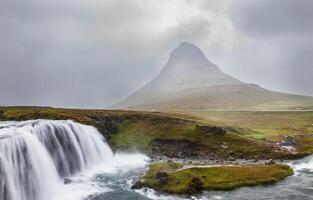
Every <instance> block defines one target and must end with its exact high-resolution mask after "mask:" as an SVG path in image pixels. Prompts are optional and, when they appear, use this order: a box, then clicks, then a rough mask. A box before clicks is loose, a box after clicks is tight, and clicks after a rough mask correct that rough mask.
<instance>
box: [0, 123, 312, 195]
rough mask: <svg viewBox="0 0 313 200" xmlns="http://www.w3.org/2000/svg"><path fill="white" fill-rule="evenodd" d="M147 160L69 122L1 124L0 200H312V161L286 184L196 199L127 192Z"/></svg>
mask: <svg viewBox="0 0 313 200" xmlns="http://www.w3.org/2000/svg"><path fill="white" fill-rule="evenodd" d="M148 164H149V158H148V157H147V156H145V155H143V154H140V153H122V152H121V153H115V154H114V153H113V152H112V151H111V149H110V148H109V146H108V145H107V144H106V142H105V140H104V138H103V137H102V136H101V134H100V133H99V132H98V131H97V130H96V129H95V128H93V127H91V126H86V125H82V124H78V123H75V122H72V121H69V120H65V121H51V120H32V121H25V122H1V123H0V175H1V179H0V200H123V199H127V200H149V199H152V200H184V199H194V200H196V199H199V200H207V199H226V200H236V199H238V200H239V199H240V200H242V199H244V200H245V199H246V200H253V199H255V200H263V199H290V200H294V199H299V200H305V199H313V156H309V157H306V158H303V159H300V160H296V161H291V162H288V163H287V164H288V165H290V166H291V167H292V168H293V169H294V171H295V174H294V175H293V176H291V177H288V178H286V179H285V180H283V181H281V182H279V183H277V184H273V185H269V186H258V187H243V188H240V189H237V190H233V191H227V192H204V193H203V194H201V195H199V196H194V197H178V196H174V195H165V194H160V193H158V192H155V191H153V190H151V189H141V190H131V185H132V184H133V183H134V182H135V181H136V180H137V179H138V177H139V176H140V175H141V174H142V173H144V172H145V170H146V169H147V165H148Z"/></svg>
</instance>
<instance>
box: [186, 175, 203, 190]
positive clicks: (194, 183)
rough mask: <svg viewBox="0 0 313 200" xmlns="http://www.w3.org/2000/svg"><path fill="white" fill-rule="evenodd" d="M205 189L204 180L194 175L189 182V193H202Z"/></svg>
mask: <svg viewBox="0 0 313 200" xmlns="http://www.w3.org/2000/svg"><path fill="white" fill-rule="evenodd" d="M203 189H204V187H203V183H202V181H201V180H200V179H199V178H198V177H193V178H192V179H191V181H190V182H189V184H188V192H187V193H189V194H197V193H200V192H201V191H202V190H203Z"/></svg>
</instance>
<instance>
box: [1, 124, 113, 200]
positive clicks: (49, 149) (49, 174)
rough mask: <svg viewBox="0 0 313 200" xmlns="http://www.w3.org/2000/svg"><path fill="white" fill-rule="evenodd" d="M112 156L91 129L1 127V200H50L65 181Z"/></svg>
mask: <svg viewBox="0 0 313 200" xmlns="http://www.w3.org/2000/svg"><path fill="white" fill-rule="evenodd" d="M112 158H113V153H112V151H111V149H110V148H109V146H108V145H107V144H106V142H105V140H104V138H103V137H102V135H101V134H100V133H99V132H98V131H97V129H95V128H94V127H92V126H86V125H82V124H79V123H75V122H73V121H70V120H66V121H52V120H32V121H25V122H2V123H0V200H43V199H45V200H48V199H49V197H51V196H53V195H54V194H55V193H57V192H58V190H59V189H60V187H62V186H63V179H64V178H66V177H69V176H72V175H75V174H76V173H78V172H80V171H83V170H85V169H88V168H90V167H92V166H93V165H95V164H98V163H101V162H109V161H110V160H112Z"/></svg>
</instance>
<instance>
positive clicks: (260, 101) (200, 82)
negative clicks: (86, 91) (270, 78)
mask: <svg viewBox="0 0 313 200" xmlns="http://www.w3.org/2000/svg"><path fill="white" fill-rule="evenodd" d="M113 107H114V108H120V109H136V110H184V109H202V110H203V109H207V110H216V109H222V110H259V109H266V110H267V109H269V110H284V109H307V108H308V109H309V108H310V109H312V108H313V98H312V97H306V96H299V95H291V94H285V93H280V92H274V91H270V90H267V89H264V88H261V87H259V86H258V85H255V84H246V83H243V82H241V81H240V80H238V79H236V78H234V77H232V76H230V75H228V74H226V73H224V72H222V71H221V70H220V69H219V67H218V66H216V65H215V64H213V63H212V62H210V61H209V60H208V59H207V58H206V56H205V55H204V54H203V52H202V51H201V50H200V49H199V48H198V47H197V46H195V45H193V44H190V43H186V42H183V43H181V44H180V45H179V46H178V47H177V48H176V49H174V50H173V51H172V52H171V53H170V56H169V60H168V62H167V63H166V65H165V67H164V68H163V69H162V71H161V72H160V73H159V75H158V76H157V77H156V78H155V79H153V80H152V81H150V82H149V83H148V84H147V85H146V86H144V87H142V88H141V89H139V90H138V91H137V92H135V93H133V94H132V95H130V96H129V97H128V98H127V99H125V100H123V101H121V102H120V103H118V104H116V105H114V106H113Z"/></svg>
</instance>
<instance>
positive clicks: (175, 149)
mask: <svg viewBox="0 0 313 200" xmlns="http://www.w3.org/2000/svg"><path fill="white" fill-rule="evenodd" d="M149 145H150V146H151V148H152V154H153V155H163V156H167V157H170V158H197V157H199V156H200V155H201V154H204V155H208V154H209V153H210V152H212V149H211V148H210V147H208V146H205V145H202V144H199V143H196V142H192V141H189V140H176V139H161V138H156V139H153V140H152V141H151V142H150V144H149Z"/></svg>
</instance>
